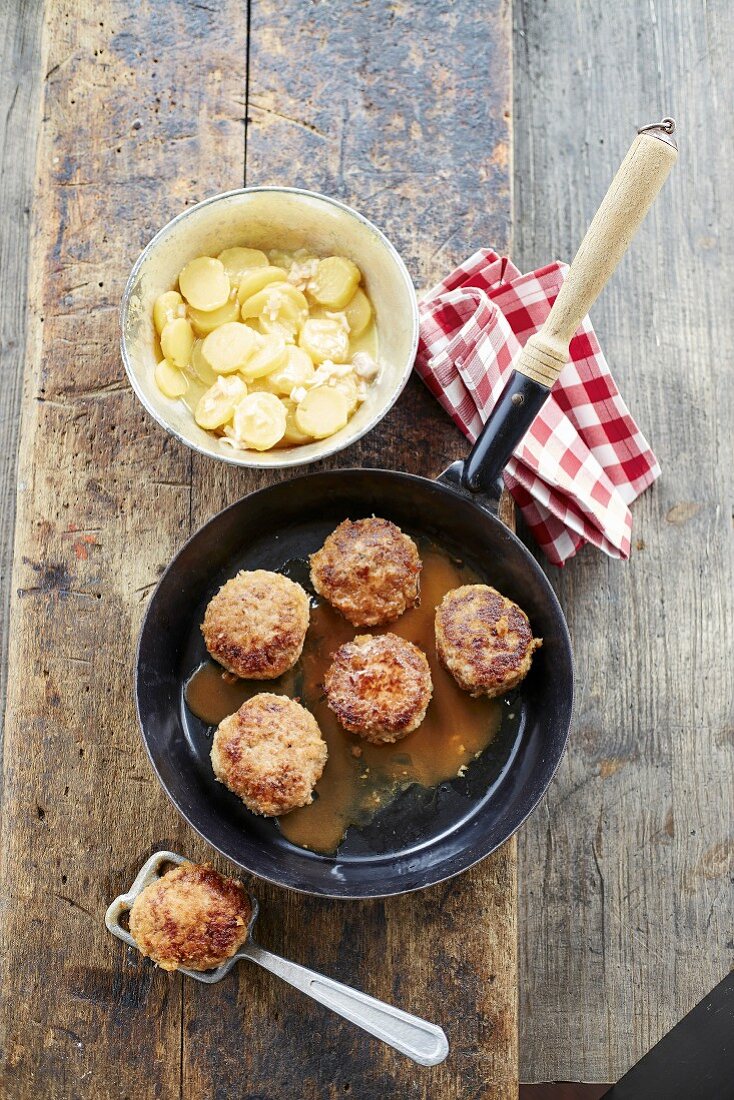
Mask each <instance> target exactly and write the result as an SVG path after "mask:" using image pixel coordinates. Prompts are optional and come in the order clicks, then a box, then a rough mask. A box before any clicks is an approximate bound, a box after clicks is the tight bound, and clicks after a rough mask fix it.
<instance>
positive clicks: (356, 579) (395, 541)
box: [311, 516, 422, 626]
mask: <svg viewBox="0 0 734 1100" xmlns="http://www.w3.org/2000/svg"><path fill="white" fill-rule="evenodd" d="M421 568H422V563H421V560H420V558H419V557H418V550H417V548H416V545H415V543H414V542H413V540H412V539H411V538H408V536H407V535H404V534H403V532H402V531H401V530H400V528H399V527H396V526H395V524H394V523H390V521H389V520H387V519H378V518H377V517H375V516H373V517H372V519H358V520H357V521H356V522H355V523H352V521H351V520H349V519H345V520H344V522H343V523H340V524H339V526H338V527H337V529H336V531H332V533H331V534H330V535H329V537H328V538H327V540H326V542H325V543H324V545H323V546H322V547H321V549H320V550H317V551H316V553H315V554H312V555H311V583H312V584H313V586H314V588H315V589H316V591H317V592H318V593H319V594H320V595H321V596H323V597H324V599H326V600H328V601H329V603H330V604H332V605H333V606H334V607H335V608H336V609H337V611H341V613H342V615H343V616H344V617H345V619H348V620H349V622H350V623H352V624H353V625H354V626H382V625H384V624H385V623H390V622H393V621H394V620H395V619H397V618H399V617H400V615H402V614H403V612H404V611H406V610H407V609H408V608H409V607H415V606H416V605H417V604H418V603H419V602H420V576H421Z"/></svg>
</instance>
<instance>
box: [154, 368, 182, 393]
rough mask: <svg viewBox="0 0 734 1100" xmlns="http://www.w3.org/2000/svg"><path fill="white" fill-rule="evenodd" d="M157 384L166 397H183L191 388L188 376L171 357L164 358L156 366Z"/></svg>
mask: <svg viewBox="0 0 734 1100" xmlns="http://www.w3.org/2000/svg"><path fill="white" fill-rule="evenodd" d="M155 384H156V386H157V387H158V389H159V390H160V391H161V393H162V394H163V395H164V397H183V395H184V394H185V393H186V391H187V389H188V388H189V380H188V378H187V377H186V375H185V374H184V373H183V371H180V370H179V369H178V367H176V366H174V364H173V363H172V362H171V361H170V359H162V360H161V361H160V363H159V364H158V366H157V367H156V368H155Z"/></svg>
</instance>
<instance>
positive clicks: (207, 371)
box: [190, 340, 219, 386]
mask: <svg viewBox="0 0 734 1100" xmlns="http://www.w3.org/2000/svg"><path fill="white" fill-rule="evenodd" d="M203 343H204V341H203V340H197V341H196V343H195V344H194V346H193V348H192V350H191V364H190V369H191V370H192V371H193V372H194V374H195V375H196V377H197V378H198V379H199V381H200V382H203V383H204V385H205V386H213V385H214V383H215V382H216V380H217V378H218V377H219V375H218V374H216V373H215V372H214V371H213V370H212V368H211V367H210V366H209V364H208V363H207V362H206V360H205V359H204V356H203V355H202V354H201V349H202V345H203Z"/></svg>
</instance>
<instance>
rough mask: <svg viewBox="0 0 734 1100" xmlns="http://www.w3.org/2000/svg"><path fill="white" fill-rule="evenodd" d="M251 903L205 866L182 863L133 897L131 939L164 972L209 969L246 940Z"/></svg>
mask: <svg viewBox="0 0 734 1100" xmlns="http://www.w3.org/2000/svg"><path fill="white" fill-rule="evenodd" d="M251 916H252V907H251V905H250V899H249V898H248V896H247V894H246V893H245V890H244V887H243V886H242V884H241V883H239V882H237V881H236V880H235V879H231V878H225V877H224V875H220V874H219V872H218V871H215V870H214V869H213V868H212V867H209V866H208V865H207V864H201V865H199V864H195V863H182V864H181V865H180V867H176V868H175V869H174V870H171V871H168V872H166V874H165V875H162V876H161V877H160V878H159V879H158V880H157V881H156V882H152V883H151V884H150V886H146V887H145V889H144V890H143V891H142V892H141V893H140V894H138V896H137V898H136V899H135V902H134V903H133V907H132V909H131V910H130V935H131V936H132V937H133V939H134V940H135V942H136V943H137V945H138V947H139V948H140V950H141V951H142V953H143V954H144V955H147V956H148V957H149V958H151V959H153V961H154V962H156V963H157V964H158V966H160V967H162V968H163V969H164V970H177V969H178V967H179V966H185V967H187V968H188V969H189V970H211V969H212V967H215V966H220V965H221V964H222V963H223V962H226V960H227V959H229V958H231V957H232V955H234V953H235V952H236V951H237V950H238V948H239V947H240V946H241V945H242V944H243V943H244V942H245V940H246V939H247V929H248V925H249V922H250V917H251Z"/></svg>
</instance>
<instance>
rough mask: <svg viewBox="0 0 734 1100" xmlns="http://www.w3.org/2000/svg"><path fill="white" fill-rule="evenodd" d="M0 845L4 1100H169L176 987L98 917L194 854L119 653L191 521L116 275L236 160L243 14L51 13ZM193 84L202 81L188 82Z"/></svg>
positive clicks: (187, 493)
mask: <svg viewBox="0 0 734 1100" xmlns="http://www.w3.org/2000/svg"><path fill="white" fill-rule="evenodd" d="M44 39H45V49H44V57H43V67H42V71H43V72H44V73H47V74H48V75H47V78H46V81H45V97H44V107H43V122H42V125H41V134H40V143H39V150H38V164H37V183H36V191H35V198H34V203H33V231H32V240H31V275H30V286H29V302H30V309H31V314H30V321H29V336H28V350H27V356H26V371H25V379H24V396H23V419H22V429H21V430H22V444H21V447H20V463H19V472H18V521H17V530H16V540H15V558H14V571H13V584H12V592H11V625H10V638H11V645H10V672H9V691H8V705H7V714H6V739H5V752H4V759H3V776H4V788H5V790H4V805H3V829H2V846H1V848H0V860H1V863H2V866H1V873H2V880H3V887H4V889H3V903H2V915H1V918H2V919H0V937H1V943H0V958H2V965H3V971H4V973H3V977H2V998H1V999H0V1029H1V1032H2V1034H1V1037H0V1050H1V1051H2V1070H1V1071H0V1072H1V1076H0V1094H2V1096H3V1098H8V1100H11V1098H13V1100H15V1098H26V1097H34V1098H35V1097H39V1096H43V1097H44V1098H46V1097H48V1098H51V1100H55V1098H57V1097H58V1098H62V1097H63V1098H66V1097H69V1098H75V1100H76V1098H79V1100H84V1098H86V1097H89V1098H94V1100H97V1098H99V1100H106V1098H110V1100H121V1098H122V1097H125V1096H139V1097H153V1096H155V1097H162V1098H171V1100H173V1098H176V1100H177V1098H179V1097H180V1096H181V1094H182V1093H181V1027H182V1011H183V1007H182V983H181V981H180V980H178V981H176V980H174V981H172V982H171V981H165V980H164V981H161V980H160V978H161V976H160V975H157V974H156V973H155V971H154V970H153V969H152V968H151V967H150V966H146V964H145V962H144V961H143V960H142V959H141V958H139V957H136V954H135V953H134V952H127V951H126V950H125V949H124V948H121V947H120V945H116V944H115V943H114V942H113V941H111V940H110V937H109V934H108V933H107V932H106V931H105V928H104V924H103V915H104V909H105V906H106V904H107V903H108V902H109V900H110V899H111V898H112V897H113V896H114V895H115V894H116V893H117V892H118V891H119V888H120V886H121V885H125V884H127V883H129V882H130V881H131V876H132V875H133V873H134V871H135V869H136V868H137V867H138V866H139V865H140V862H141V860H142V858H143V857H144V856H145V855H146V853H148V852H150V851H152V850H153V849H154V848H156V847H161V846H165V847H173V848H176V847H181V848H185V849H188V850H189V851H191V852H192V854H193V855H194V856H202V855H204V851H205V849H204V846H203V845H201V844H199V845H197V844H194V843H193V839H192V837H191V836H190V835H189V834H188V833H187V832H186V830H185V829H184V828H183V826H182V824H181V822H180V820H179V819H178V817H177V815H176V813H175V812H174V811H173V810H172V808H171V807H170V805H169V804H168V803H167V801H166V799H165V797H164V795H163V794H162V792H161V791H160V790H159V789H158V786H157V784H156V782H155V780H154V777H153V775H152V773H151V771H150V767H149V764H148V761H147V759H146V757H145V753H144V751H143V748H142V744H141V741H140V737H139V734H138V731H137V729H136V721H135V715H134V709H133V701H132V669H133V660H134V639H135V636H136V634H137V631H138V625H139V621H140V617H141V614H142V611H143V607H144V604H145V599H146V596H147V594H148V593H149V592H150V589H151V587H152V585H153V584H154V583H155V581H156V578H157V577H158V575H159V573H160V571H161V569H162V568H163V566H164V565H165V563H166V562H167V561H168V560H169V559H170V557H171V555H172V554H173V553H174V551H175V550H176V549H177V548H178V546H179V545H180V543H181V540H182V537H183V536H184V535H185V534H186V533H187V532H188V530H189V527H190V524H191V508H192V505H191V460H190V456H189V455H188V453H187V452H184V451H183V450H182V449H181V448H178V447H176V446H173V445H172V444H171V441H170V440H169V439H168V438H167V437H166V436H165V435H164V434H163V433H162V432H160V431H158V430H157V429H156V428H155V426H154V425H153V424H152V422H151V421H150V419H149V418H148V417H147V415H146V414H145V413H144V411H143V410H142V409H141V407H140V406H139V405H138V403H137V401H136V399H135V397H134V396H133V394H132V393H131V391H130V389H129V387H128V386H127V384H126V382H125V381H124V378H123V375H122V368H121V363H120V357H119V351H118V328H117V309H118V303H119V299H120V295H121V292H122V288H123V285H124V281H125V278H126V275H127V272H128V271H129V268H130V266H131V264H132V262H133V260H134V258H135V256H136V254H137V253H138V251H139V249H140V248H141V246H142V245H143V244H144V243H145V242H146V241H147V240H148V239H149V237H150V236H151V234H152V233H153V232H154V231H155V230H156V229H157V228H158V227H159V226H160V225H161V224H162V223H163V222H164V221H166V220H167V219H168V217H170V216H171V215H172V214H173V213H174V212H176V210H178V209H180V207H181V206H182V205H183V204H184V203H185V202H191V201H194V200H195V199H196V198H199V197H202V196H203V195H204V194H206V193H208V192H211V191H215V190H218V189H220V188H221V187H222V186H223V185H225V184H226V183H227V182H228V181H229V179H230V178H231V177H228V176H227V173H226V170H225V171H223V168H225V169H226V166H227V165H228V163H229V160H230V158H235V161H236V164H237V166H238V167H237V168H236V169H235V171H236V176H235V181H237V180H238V179H240V178H241V165H242V162H243V157H244V125H243V118H244V97H243V91H244V86H245V61H244V58H245V56H246V50H245V49H244V48H242V49H240V50H236V49H235V50H232V42H233V40H234V41H235V42H237V41H239V42H240V43H241V44H242V46H243V47H244V46H245V45H246V12H245V11H243V10H242V8H241V6H240V5H239V4H237V3H232V4H230V5H228V6H227V8H226V10H225V9H224V8H223V9H222V11H221V15H218V16H217V19H213V17H212V15H211V13H210V12H209V11H208V10H207V9H206V8H198V7H194V6H193V5H192V6H189V5H178V6H177V5H170V4H168V5H165V6H164V5H162V4H159V3H146V2H143V3H141V4H138V5H136V6H135V9H134V11H131V9H130V8H129V6H128V5H126V4H122V3H117V2H115V3H98V4H95V5H89V4H86V3H83V2H81V0H80V2H79V3H76V4H69V5H60V4H50V5H48V6H47V9H46V27H45V34H44ZM191 67H193V69H194V70H195V71H196V73H197V79H196V80H195V81H190V80H188V79H187V73H188V72H190V71H191Z"/></svg>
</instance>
